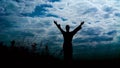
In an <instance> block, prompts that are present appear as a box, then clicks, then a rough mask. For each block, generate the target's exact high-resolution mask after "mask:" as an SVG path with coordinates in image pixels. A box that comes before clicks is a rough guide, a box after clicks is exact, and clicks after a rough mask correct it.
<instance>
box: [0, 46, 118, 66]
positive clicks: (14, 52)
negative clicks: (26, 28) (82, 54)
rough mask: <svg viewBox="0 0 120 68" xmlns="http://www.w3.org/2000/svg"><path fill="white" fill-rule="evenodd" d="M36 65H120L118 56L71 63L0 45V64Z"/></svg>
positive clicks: (19, 48)
mask: <svg viewBox="0 0 120 68" xmlns="http://www.w3.org/2000/svg"><path fill="white" fill-rule="evenodd" d="M2 65H4V66H29V67H30V66H37V67H50V66H54V67H65V66H66V67H71V66H72V67H91V66H93V67H95V66H97V67H100V66H114V67H115V66H120V58H119V57H118V58H114V59H103V60H82V59H81V60H73V62H72V63H65V62H64V61H63V60H60V59H58V58H55V57H54V56H51V55H49V54H45V53H44V54H39V53H35V52H33V51H29V49H28V48H25V47H16V46H10V47H8V46H5V45H3V44H1V45H0V66H2Z"/></svg>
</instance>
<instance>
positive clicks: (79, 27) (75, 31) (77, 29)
mask: <svg viewBox="0 0 120 68" xmlns="http://www.w3.org/2000/svg"><path fill="white" fill-rule="evenodd" d="M83 24H84V21H83V22H81V24H80V25H79V26H78V27H77V28H75V29H74V30H73V31H72V32H73V34H76V33H77V32H78V31H79V30H80V29H81V28H82V27H81V26H82V25H83Z"/></svg>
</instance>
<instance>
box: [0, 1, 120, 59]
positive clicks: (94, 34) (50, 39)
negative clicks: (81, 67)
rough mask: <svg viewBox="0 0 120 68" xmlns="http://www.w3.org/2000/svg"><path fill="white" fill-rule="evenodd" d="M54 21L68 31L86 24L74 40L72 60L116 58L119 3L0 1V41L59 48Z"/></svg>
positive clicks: (58, 33) (119, 20)
mask: <svg viewBox="0 0 120 68" xmlns="http://www.w3.org/2000/svg"><path fill="white" fill-rule="evenodd" d="M54 20H56V21H57V22H58V23H59V24H61V27H62V28H63V29H65V26H66V25H67V24H69V25H70V27H71V29H70V30H71V31H72V30H73V29H74V28H75V27H77V26H78V25H79V24H80V23H81V22H82V21H85V24H84V25H83V26H82V27H83V28H82V29H81V30H80V31H79V32H78V33H77V34H76V35H75V36H74V39H73V49H74V50H73V51H74V52H73V53H74V55H75V57H79V55H82V56H88V55H89V56H91V57H93V54H94V56H95V54H99V55H100V54H101V53H102V54H103V53H104V52H106V53H107V52H108V51H109V52H113V53H114V54H116V53H117V54H116V55H118V50H119V49H120V46H119V45H120V43H119V42H120V27H119V26H120V0H100V1H99V0H0V41H10V40H17V41H20V40H23V39H24V40H29V41H32V42H36V43H40V42H41V41H44V42H45V43H47V44H49V46H50V48H51V50H53V51H54V50H56V49H62V42H63V37H62V35H61V33H60V31H59V30H58V29H57V27H56V26H55V25H54V23H53V21H54ZM106 53H105V54H106ZM113 53H112V54H113ZM108 55H111V54H108Z"/></svg>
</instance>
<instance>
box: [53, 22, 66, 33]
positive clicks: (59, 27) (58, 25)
mask: <svg viewBox="0 0 120 68" xmlns="http://www.w3.org/2000/svg"><path fill="white" fill-rule="evenodd" d="M54 23H55V25H56V26H57V27H58V29H59V30H60V31H61V32H62V33H64V32H65V31H64V30H63V29H62V28H61V26H60V24H57V21H54Z"/></svg>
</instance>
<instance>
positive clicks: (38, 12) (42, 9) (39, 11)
mask: <svg viewBox="0 0 120 68" xmlns="http://www.w3.org/2000/svg"><path fill="white" fill-rule="evenodd" d="M46 8H52V5H49V4H41V5H40V6H36V8H35V10H34V12H32V13H25V14H22V15H24V16H30V17H35V16H38V17H42V16H45V15H46V12H47V11H48V10H47V9H46Z"/></svg>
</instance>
